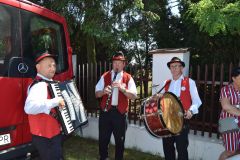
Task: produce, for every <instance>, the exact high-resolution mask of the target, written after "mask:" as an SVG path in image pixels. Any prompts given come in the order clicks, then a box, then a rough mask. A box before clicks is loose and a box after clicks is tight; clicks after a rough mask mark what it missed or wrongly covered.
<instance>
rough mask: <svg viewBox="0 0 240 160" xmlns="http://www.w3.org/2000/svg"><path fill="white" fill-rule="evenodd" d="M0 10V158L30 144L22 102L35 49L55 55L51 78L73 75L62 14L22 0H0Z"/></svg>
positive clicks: (27, 149) (32, 70)
mask: <svg viewBox="0 0 240 160" xmlns="http://www.w3.org/2000/svg"><path fill="white" fill-rule="evenodd" d="M0 13H1V14H0V118H1V120H0V159H11V158H16V157H18V156H20V155H24V154H27V153H28V152H30V151H31V148H32V145H31V139H32V136H31V133H30V129H29V124H28V116H27V115H26V113H25V112H24V103H25V100H26V96H27V89H28V86H29V84H31V82H32V81H33V78H34V77H35V75H36V69H35V61H34V60H35V56H36V53H37V52H38V50H40V49H41V50H42V49H46V50H48V51H49V52H50V53H51V54H55V55H57V74H56V76H55V77H54V79H56V80H59V81H64V80H69V79H71V78H72V77H73V69H72V49H71V47H70V40H69V35H68V31H67V24H66V21H65V19H64V18H63V17H62V16H60V15H58V14H56V13H54V12H52V11H50V10H48V9H46V8H43V7H41V6H38V5H36V4H34V3H31V2H29V1H25V0H0Z"/></svg>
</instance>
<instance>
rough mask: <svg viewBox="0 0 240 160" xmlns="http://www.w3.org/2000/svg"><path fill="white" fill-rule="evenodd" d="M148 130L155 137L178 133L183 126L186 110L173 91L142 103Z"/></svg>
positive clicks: (142, 114) (142, 115)
mask: <svg viewBox="0 0 240 160" xmlns="http://www.w3.org/2000/svg"><path fill="white" fill-rule="evenodd" d="M140 116H141V117H142V118H143V120H144V124H145V127H146V129H147V131H148V132H149V133H150V134H151V135H153V136H154V137H157V138H161V137H170V136H174V135H177V134H179V133H180V132H181V130H182V128H183V116H184V110H183V107H182V104H181V102H180V101H179V100H178V98H177V97H176V96H175V95H174V94H173V93H171V92H166V93H164V94H163V96H162V97H161V98H159V99H157V100H154V98H151V97H150V98H148V99H147V100H145V101H144V102H143V103H142V106H141V115H140Z"/></svg>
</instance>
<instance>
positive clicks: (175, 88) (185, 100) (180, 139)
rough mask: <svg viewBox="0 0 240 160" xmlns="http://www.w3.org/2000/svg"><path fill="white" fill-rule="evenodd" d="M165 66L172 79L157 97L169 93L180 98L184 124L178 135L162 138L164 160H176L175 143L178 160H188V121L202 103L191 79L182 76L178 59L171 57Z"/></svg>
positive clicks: (180, 62)
mask: <svg viewBox="0 0 240 160" xmlns="http://www.w3.org/2000/svg"><path fill="white" fill-rule="evenodd" d="M167 66H168V68H169V69H170V71H171V74H172V77H171V79H169V80H166V81H165V84H164V89H163V91H162V92H161V94H159V95H158V96H160V97H162V93H164V92H171V93H173V94H175V95H176V96H177V97H179V98H180V101H181V103H182V106H183V109H184V124H183V128H182V131H181V132H180V133H179V134H177V135H173V136H171V137H163V139H162V141H163V150H164V155H165V160H175V159H176V155H175V153H176V152H175V146H174V143H176V149H177V153H178V160H188V150H187V148H188V132H189V122H188V120H189V119H191V118H192V116H193V115H194V114H197V113H198V108H199V107H200V105H201V104H202V102H201V99H200V97H199V95H198V91H197V87H196V84H195V82H194V81H193V80H192V79H191V78H188V77H184V76H183V69H184V67H185V63H184V62H183V61H181V60H180V59H179V58H178V57H173V58H172V59H171V61H169V62H168V63H167Z"/></svg>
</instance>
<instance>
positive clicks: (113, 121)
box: [95, 51, 137, 160]
mask: <svg viewBox="0 0 240 160" xmlns="http://www.w3.org/2000/svg"><path fill="white" fill-rule="evenodd" d="M125 61H126V59H125V57H124V55H123V53H122V52H121V51H119V52H116V53H115V55H114V56H113V58H112V68H113V69H112V70H111V71H108V72H105V73H104V74H103V75H102V76H101V79H100V80H99V81H98V83H97V85H96V88H95V94H96V97H97V98H102V99H101V104H100V108H101V111H100V116H99V154H100V160H107V159H108V145H109V143H110V138H111V135H112V133H113V136H114V139H115V146H116V147H115V160H123V153H124V142H125V134H126V130H127V121H126V114H127V112H128V99H132V100H133V99H136V98H137V89H136V85H135V82H134V80H133V78H132V77H131V75H130V74H128V73H126V72H124V71H123V69H124V67H125Z"/></svg>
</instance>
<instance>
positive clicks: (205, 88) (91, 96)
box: [76, 62, 240, 137]
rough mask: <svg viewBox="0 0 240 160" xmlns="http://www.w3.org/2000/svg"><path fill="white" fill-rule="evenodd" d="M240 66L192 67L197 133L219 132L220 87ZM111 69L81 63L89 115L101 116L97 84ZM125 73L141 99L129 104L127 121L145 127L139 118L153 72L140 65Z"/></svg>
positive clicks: (79, 73) (81, 81) (80, 82)
mask: <svg viewBox="0 0 240 160" xmlns="http://www.w3.org/2000/svg"><path fill="white" fill-rule="evenodd" d="M236 66H240V64H232V63H230V64H210V65H208V64H206V65H197V66H190V73H189V77H191V78H192V79H193V80H195V82H196V85H197V88H198V92H199V95H200V98H201V100H202V105H201V107H200V109H199V114H197V115H195V116H194V117H193V118H192V120H191V121H190V128H191V129H192V130H194V134H201V135H202V136H204V134H208V136H209V137H211V136H212V134H213V133H217V137H219V133H218V117H219V114H220V111H221V106H220V103H219V94H220V90H221V88H222V87H223V86H224V85H226V84H228V83H229V82H230V81H231V70H232V68H233V67H236ZM110 69H111V64H110V63H107V62H99V63H97V64H80V65H78V71H77V76H76V81H77V84H78V87H79V91H80V95H81V97H82V99H83V103H84V106H85V108H86V110H87V113H88V115H91V116H96V117H97V116H98V114H99V99H96V98H95V85H96V84H97V81H98V80H99V79H100V77H101V75H102V74H103V73H104V72H106V71H108V70H110ZM125 70H126V71H127V72H128V73H130V74H131V75H132V76H133V79H134V81H135V83H136V85H137V87H138V91H139V93H138V98H137V99H136V100H134V101H129V112H128V121H129V123H133V124H138V125H143V121H142V120H141V119H140V118H139V112H140V108H141V103H142V101H143V100H144V98H146V97H149V96H151V91H150V90H151V82H152V75H151V74H152V71H151V68H150V69H146V68H144V69H143V68H141V67H139V66H138V65H134V66H132V65H128V66H126V68H125Z"/></svg>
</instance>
